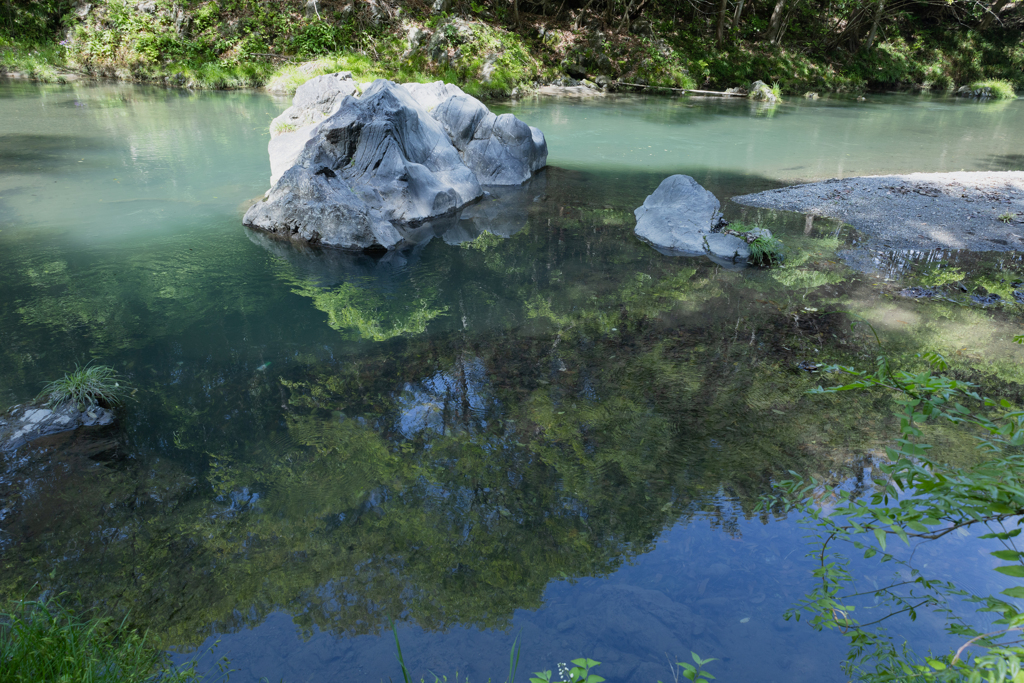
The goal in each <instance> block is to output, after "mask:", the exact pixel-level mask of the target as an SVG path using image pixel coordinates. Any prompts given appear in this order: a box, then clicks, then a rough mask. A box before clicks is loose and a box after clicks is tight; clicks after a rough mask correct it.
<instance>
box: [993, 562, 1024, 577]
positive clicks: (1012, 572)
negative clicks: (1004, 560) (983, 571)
mask: <svg viewBox="0 0 1024 683" xmlns="http://www.w3.org/2000/svg"><path fill="white" fill-rule="evenodd" d="M996 571H997V572H999V573H1000V574H1006V575H1007V576H1015V577H1017V578H1024V567H1022V566H1020V565H1019V564H1010V565H1006V566H1004V567H996Z"/></svg>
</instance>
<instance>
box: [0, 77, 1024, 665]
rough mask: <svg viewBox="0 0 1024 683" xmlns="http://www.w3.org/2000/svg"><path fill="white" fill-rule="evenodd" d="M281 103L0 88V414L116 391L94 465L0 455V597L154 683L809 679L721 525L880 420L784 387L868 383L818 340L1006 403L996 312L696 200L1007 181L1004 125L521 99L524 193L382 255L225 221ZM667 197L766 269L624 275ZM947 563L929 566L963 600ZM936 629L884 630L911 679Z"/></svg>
mask: <svg viewBox="0 0 1024 683" xmlns="http://www.w3.org/2000/svg"><path fill="white" fill-rule="evenodd" d="M285 106H286V103H285V102H284V101H282V100H275V99H273V98H270V97H268V96H266V95H262V94H256V93H202V94H192V93H185V92H178V91H167V90H159V89H149V88H143V87H134V86H127V85H99V86H64V87H41V86H34V85H25V84H2V85H0V159H2V161H3V163H2V164H0V291H2V292H3V294H4V296H3V298H2V301H0V349H2V351H0V407H5V406H8V405H13V404H15V403H19V402H24V401H27V400H30V399H31V398H32V397H33V396H35V394H36V393H37V392H38V391H39V390H40V388H41V387H42V385H43V384H44V383H45V382H46V381H48V380H50V379H52V378H53V377H55V376H59V375H60V374H62V373H63V372H65V371H67V370H68V369H70V368H71V367H73V366H74V364H75V363H86V362H89V361H90V360H93V359H96V360H97V361H98V362H103V363H107V364H110V365H113V366H115V367H116V368H117V369H118V370H119V371H120V372H122V373H123V374H125V375H126V376H127V377H128V378H129V380H130V381H131V383H132V385H133V387H134V389H135V392H136V393H135V394H134V396H133V398H132V400H131V401H130V402H129V403H128V404H127V405H126V406H125V407H124V409H123V412H122V415H121V421H120V425H121V426H120V429H119V430H118V431H117V432H116V433H115V434H114V435H112V436H111V435H107V436H105V437H104V438H105V439H108V441H104V442H103V443H104V444H105V445H104V446H103V449H104V450H103V451H102V453H101V454H100V455H99V456H97V455H96V453H95V451H96V448H92V450H89V449H88V448H84V447H83V446H82V445H81V444H78V443H63V442H60V443H56V444H50V445H48V446H46V447H43V448H37V449H35V450H32V451H30V452H27V453H22V454H20V455H19V457H18V458H17V459H11V460H5V465H4V468H5V469H4V471H3V476H2V477H0V500H2V501H3V502H2V505H0V507H2V508H3V509H2V512H0V530H2V533H0V552H2V555H0V562H2V565H3V571H2V572H0V574H2V576H3V579H2V580H0V589H2V590H3V592H4V593H5V594H13V595H17V594H24V593H25V592H28V591H33V592H38V591H39V590H51V591H70V592H72V593H74V594H76V595H78V596H79V598H80V599H81V600H82V601H83V602H85V603H87V604H101V605H103V606H105V608H107V609H110V610H115V611H116V610H128V609H130V610H131V612H132V614H133V618H135V619H137V621H138V623H139V624H140V625H143V626H146V627H148V628H151V629H152V630H153V631H154V632H155V633H156V634H158V635H159V636H160V637H161V638H162V639H163V642H165V643H166V644H167V645H168V647H171V648H174V649H175V650H176V651H180V652H184V653H187V656H192V655H194V654H196V653H202V652H205V651H206V650H207V649H208V648H209V647H211V646H212V645H213V643H214V642H216V641H218V640H219V641H220V645H219V646H218V647H217V648H216V649H215V651H214V653H213V655H210V656H207V659H204V660H203V661H204V662H210V661H212V660H213V659H215V658H216V657H220V656H227V657H229V658H230V660H231V662H232V666H233V667H234V668H235V669H237V671H236V673H234V674H232V677H231V680H233V681H235V680H240V681H246V680H259V679H260V678H261V677H266V678H267V679H268V680H278V679H281V678H283V679H285V680H287V681H305V680H335V679H337V680H364V679H365V680H373V681H376V680H381V679H387V678H394V679H397V678H398V676H399V672H398V669H397V665H396V663H395V660H394V652H393V641H392V640H391V639H390V636H389V635H387V634H386V635H385V637H381V635H380V634H381V632H382V631H386V629H387V628H388V625H389V624H390V623H391V622H392V620H394V621H396V622H398V624H399V627H398V630H399V634H400V636H401V638H402V643H403V650H404V652H405V656H406V661H407V663H408V664H409V665H410V666H411V667H412V668H413V670H414V673H416V674H417V675H425V676H427V677H428V679H430V676H429V674H428V673H427V672H428V671H433V672H436V673H437V674H439V675H441V674H446V675H448V676H449V677H451V676H452V675H453V674H454V672H455V671H456V670H458V671H459V672H460V673H461V674H463V675H465V674H469V675H470V678H471V680H486V678H487V677H488V676H492V677H494V678H498V677H501V676H503V675H504V673H503V671H504V669H503V667H506V666H507V654H508V650H509V648H510V646H511V643H512V640H513V639H514V638H515V637H516V635H517V634H521V636H520V641H519V642H520V643H521V644H522V645H523V662H522V665H521V667H520V672H521V673H522V672H532V671H535V670H541V669H550V668H552V667H554V665H555V664H556V663H558V662H563V661H568V660H569V659H571V658H574V657H577V656H581V655H589V656H591V657H593V658H595V659H598V660H601V661H602V662H604V664H603V665H602V667H603V671H602V673H603V675H604V676H605V677H606V678H608V679H609V680H622V681H638V682H639V681H655V680H658V679H659V678H660V679H661V680H668V677H669V676H670V672H669V670H668V666H667V662H666V658H665V655H666V653H667V654H668V655H669V656H670V657H672V658H675V657H680V658H681V657H685V656H688V652H689V651H690V650H694V651H697V652H698V653H700V654H701V655H703V656H710V657H717V658H719V659H720V660H721V661H720V662H718V663H716V664H715V667H714V668H712V672H713V673H715V674H716V675H718V676H719V680H766V681H768V680H778V681H812V680H813V681H819V680H837V681H838V680H846V679H845V678H843V676H842V674H841V672H840V671H839V669H838V662H839V661H841V660H842V659H843V657H844V656H845V646H844V641H843V639H842V638H841V637H839V636H837V635H835V634H815V633H813V632H812V631H811V630H810V629H808V628H807V627H806V626H805V625H803V624H794V623H793V622H785V621H783V620H782V619H781V615H782V613H783V612H784V611H785V609H786V608H788V607H790V606H792V605H793V604H794V602H795V601H796V600H798V599H799V597H800V595H802V594H803V593H804V592H806V590H808V589H809V586H808V580H809V578H808V577H809V574H808V572H809V571H810V569H811V568H812V567H813V563H812V561H811V560H808V559H805V558H804V557H803V555H804V546H803V544H802V541H801V537H802V536H801V535H802V530H801V529H800V527H799V526H798V525H797V524H795V522H794V520H792V519H786V518H785V517H784V516H779V517H775V516H767V517H760V516H759V515H758V514H757V513H755V512H754V508H755V504H756V502H757V499H758V496H759V495H760V494H762V493H764V492H766V491H768V490H769V487H770V482H771V481H772V480H773V478H777V477H779V476H785V473H786V472H787V471H788V470H790V469H794V470H797V471H800V472H803V473H815V474H823V473H825V474H829V473H831V474H833V476H835V477H837V478H839V479H842V478H843V477H845V476H847V474H849V473H850V472H856V471H860V470H861V469H862V467H863V465H864V460H863V459H864V457H865V455H866V454H868V453H869V451H872V450H873V449H877V448H878V447H879V446H880V445H882V444H884V443H885V442H886V441H887V440H888V439H890V438H891V436H892V434H893V423H892V421H891V420H890V419H889V418H888V415H889V408H890V406H889V405H888V403H887V402H886V400H885V399H884V398H883V397H867V396H865V397H842V398H834V397H832V398H830V397H810V396H808V395H807V394H806V390H807V389H809V388H811V387H812V386H815V385H816V383H817V382H818V379H817V377H815V376H810V375H806V374H801V373H799V372H797V371H796V370H794V367H795V365H796V363H797V362H799V361H801V360H808V359H813V360H818V361H826V360H827V361H840V362H850V363H863V362H866V363H868V364H870V363H871V362H872V361H871V359H872V358H873V357H874V355H875V349H874V348H873V347H872V346H871V345H870V344H869V340H868V339H867V335H866V333H858V332H855V331H850V329H849V325H848V323H849V321H850V317H849V316H850V315H851V314H853V313H856V314H858V315H862V316H865V317H867V318H868V319H869V320H871V321H872V322H873V324H875V325H876V328H877V329H878V330H880V333H881V334H882V336H883V338H884V339H885V342H886V344H887V345H888V350H889V352H890V353H892V354H893V355H894V356H896V357H902V356H903V355H906V356H907V357H910V356H912V354H913V352H915V351H916V350H918V349H919V348H920V347H921V346H922V345H927V346H928V348H935V349H937V350H942V351H943V352H947V353H949V355H950V357H951V358H954V359H959V360H955V362H960V363H964V364H966V365H971V364H973V365H971V367H974V366H977V367H984V368H985V370H984V373H985V374H983V375H982V376H984V377H986V378H988V379H990V380H991V381H992V382H993V383H995V385H996V386H998V387H1000V388H1001V389H1005V388H1007V387H1012V386H1016V385H1018V384H1019V382H1020V381H1021V379H1022V378H1021V377H1020V372H1021V371H1020V370H1019V368H1020V367H1021V362H1020V361H1021V360H1022V359H1021V358H1020V350H1019V348H1020V347H1017V346H1016V345H1013V344H1012V343H1011V342H1010V341H1009V340H1010V338H1011V337H1012V333H1013V332H1014V331H1016V330H1017V328H1018V327H1019V312H1018V311H1017V309H1016V308H1014V307H1012V306H1009V305H1008V306H1006V307H1004V308H1001V309H998V310H984V311H983V310H977V309H970V308H965V307H955V306H953V305H952V304H950V305H949V306H947V307H945V308H943V306H945V304H935V306H933V307H930V308H926V307H922V306H921V305H919V304H918V303H916V302H906V301H902V300H899V299H898V298H894V297H893V296H892V293H893V288H898V286H897V285H896V284H892V283H886V281H885V278H880V277H873V276H870V275H863V274H858V273H855V272H853V271H851V270H850V269H848V268H847V267H846V266H845V265H844V264H843V262H842V259H841V258H840V256H838V255H837V252H839V251H841V250H842V249H843V248H848V247H850V246H851V245H853V244H854V243H855V242H856V241H857V235H856V234H855V233H853V232H851V231H850V230H849V229H848V228H844V227H843V226H840V225H837V224H835V223H832V222H830V221H825V220H822V219H816V220H814V221H812V222H811V223H808V222H807V221H806V220H805V217H803V216H799V215H791V214H782V213H776V212H768V211H757V210H752V209H748V208H744V207H739V206H737V205H734V204H731V203H730V202H728V198H729V197H731V196H733V195H737V194H742V193H746V192H751V191H756V190H760V189H765V188H768V187H774V186H778V185H780V184H785V183H788V182H793V181H796V180H805V179H806V180H811V179H817V178H823V177H831V176H836V175H844V176H848V175H859V174H865V173H881V172H894V171H900V172H908V171H914V170H916V171H942V170H960V169H961V168H964V169H967V170H979V169H1004V168H1013V167H1015V166H1016V167H1019V165H1020V158H1021V155H1022V154H1024V149H1022V147H1024V142H1021V140H1020V139H1019V136H1016V137H1015V136H1013V135H1012V132H1013V131H1015V130H1017V131H1019V130H1021V128H1022V124H1024V106H1021V104H1020V103H1019V102H1009V103H983V104H979V103H969V102H959V101H955V100H952V99H945V98H930V97H907V96H873V97H872V98H869V100H868V101H867V102H855V101H850V100H832V101H829V100H824V101H818V102H803V101H797V102H793V103H787V104H784V105H782V106H780V107H777V108H775V109H771V110H769V109H764V108H762V107H759V106H756V105H755V106H751V105H750V104H748V103H746V102H732V101H720V100H672V99H642V98H609V99H607V100H600V101H593V102H585V103H569V102H565V101H553V100H527V101H524V102H522V103H518V104H515V105H509V106H508V107H507V108H508V110H510V111H514V112H515V113H516V114H517V115H519V116H521V117H522V118H523V119H524V120H526V121H528V122H529V123H530V124H532V125H536V126H539V127H540V128H541V129H542V130H544V131H545V133H546V135H547V137H548V142H549V147H550V150H551V155H550V157H549V164H550V165H549V168H548V169H547V170H545V171H544V172H543V173H542V174H540V175H538V177H537V178H535V179H534V180H533V181H532V183H531V184H530V186H529V187H528V188H526V191H524V192H522V193H518V194H513V195H511V196H510V197H508V198H506V199H503V200H502V201H501V203H498V202H495V203H493V204H490V205H486V204H485V205H481V206H479V207H476V215H475V217H473V218H472V219H469V218H467V220H465V221H461V222H460V224H459V226H458V229H456V230H452V231H450V232H448V233H445V234H444V235H439V236H437V237H435V238H433V239H431V240H430V241H429V242H427V243H425V244H421V245H418V246H417V247H415V248H410V249H406V250H403V251H401V252H396V253H393V254H391V255H389V256H387V257H385V258H383V259H372V258H370V257H367V256H364V255H353V254H347V253H342V252H330V251H318V250H309V249H301V248H298V247H295V246H293V245H290V244H287V243H281V242H274V241H271V240H268V239H267V238H265V237H264V236H262V235H258V234H254V233H250V232H247V231H246V230H245V229H244V228H243V227H242V226H241V215H242V213H243V211H244V209H245V208H246V207H247V205H248V204H249V203H250V202H251V201H253V199H254V198H256V197H259V196H260V195H262V193H263V192H264V191H265V189H266V183H267V181H268V175H269V168H268V163H267V158H266V143H267V140H268V137H269V136H268V134H267V125H268V124H269V121H270V120H271V119H272V118H273V117H274V116H275V115H277V113H279V112H280V111H281V110H282V109H283V108H284V107H285ZM498 108H501V107H498ZM680 172H681V173H688V174H691V175H693V176H694V177H695V178H696V179H697V180H698V181H699V182H701V183H702V184H704V185H705V186H706V187H707V188H708V189H710V190H712V191H713V192H715V193H716V195H717V196H718V197H719V198H720V199H721V200H722V201H723V208H724V210H725V213H726V215H727V217H729V218H730V219H734V220H735V219H742V220H744V221H746V222H750V223H756V224H762V225H766V226H768V227H770V228H772V230H773V231H775V232H776V234H778V235H779V236H781V237H782V238H783V239H784V240H785V241H786V244H787V247H789V248H790V249H791V250H792V253H793V254H794V258H793V259H792V260H791V262H790V265H789V266H787V268H785V269H780V270H775V271H760V270H746V271H742V272H730V271H724V270H722V269H720V268H718V267H716V266H715V265H714V264H712V263H711V262H709V261H707V260H706V259H680V258H671V257H666V256H663V255H661V254H659V253H657V252H655V251H654V250H653V249H650V248H649V247H647V246H646V245H643V244H640V243H639V242H638V240H636V238H635V237H634V236H633V234H632V228H633V222H632V210H633V208H635V207H636V206H638V205H639V204H640V203H642V201H643V199H644V197H645V196H646V195H647V194H649V193H650V192H651V191H652V190H653V189H654V188H655V187H656V186H657V184H658V183H659V182H660V181H661V179H662V178H664V177H665V176H666V175H668V174H670V173H680ZM485 230H486V231H487V233H486V234H485V233H484V232H483V231H485ZM893 258H894V259H895V260H896V261H899V262H900V263H902V264H903V265H902V266H901V269H902V271H906V272H910V271H913V269H914V266H912V265H910V266H908V265H907V263H908V262H911V261H914V258H916V257H909V256H907V255H893ZM948 259H949V260H951V262H954V261H955V262H956V263H959V264H961V265H962V266H963V267H964V268H965V269H968V270H970V271H971V272H972V273H977V274H978V275H977V277H979V278H985V277H992V275H991V273H992V272H994V271H993V269H996V271H995V272H998V269H1002V270H1014V271H1015V272H1016V269H1017V268H1018V264H1017V262H1016V261H1014V260H1013V257H1010V256H1006V255H1001V256H1000V255H994V256H993V255H982V256H980V257H974V256H970V255H953V256H950V257H948ZM998 259H1003V261H999V260H998ZM921 260H922V262H926V261H927V258H922V259H921ZM901 269H896V270H893V271H889V275H890V276H891V277H892V278H896V277H898V276H899V271H900V270H901ZM980 281H981V280H979V282H980ZM985 282H988V284H987V285H986V286H988V287H990V288H992V287H996V286H997V285H996V284H994V283H992V282H989V281H988V280H985ZM958 349H959V350H960V351H959V355H957V353H958V351H957V350H958ZM966 365H965V367H966ZM939 443H943V442H942V441H941V440H940V442H939ZM948 443H949V445H950V451H949V453H950V457H952V458H966V457H969V455H965V454H964V453H963V449H964V447H963V444H961V443H960V442H958V441H956V440H955V439H952V438H950V440H949V442H948ZM83 448H84V450H83ZM958 449H959V450H958ZM86 451H88V453H89V454H91V455H92V456H93V457H92V458H89V457H86V456H85V455H83V453H86ZM962 542H963V540H962V539H959V540H955V541H953V540H951V541H950V543H951V544H954V545H955V544H956V543H962ZM922 552H924V551H922ZM950 558H956V551H955V548H954V550H953V551H950V550H949V549H948V548H944V549H940V550H936V551H935V554H934V556H933V558H931V559H929V562H930V563H931V566H933V567H936V566H939V569H937V571H940V572H945V573H947V574H949V575H950V576H955V577H957V580H958V581H963V582H965V583H969V582H970V581H972V580H974V579H975V578H977V580H979V581H981V580H988V579H987V574H989V573H991V572H986V566H985V564H984V561H982V560H983V559H984V558H979V560H975V561H973V562H970V563H969V564H968V563H960V562H957V561H955V559H953V560H951V559H950ZM886 571H887V570H886ZM863 572H864V573H865V574H866V575H868V579H869V580H874V581H881V580H884V578H885V577H884V574H885V571H882V570H881V569H880V568H879V567H878V566H877V565H865V566H864V568H863ZM33 586H35V587H33ZM937 626H938V622H937V621H936V620H935V619H932V618H925V617H923V618H921V619H919V621H918V622H917V623H916V624H913V625H910V624H904V625H901V626H900V628H902V629H905V631H904V632H905V633H906V636H907V637H908V638H910V639H911V640H912V642H914V643H927V644H928V645H931V646H935V647H939V646H943V647H944V643H945V641H943V640H942V639H941V637H939V636H936V629H937ZM940 649H941V647H940ZM183 656H186V655H183Z"/></svg>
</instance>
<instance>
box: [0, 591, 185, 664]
mask: <svg viewBox="0 0 1024 683" xmlns="http://www.w3.org/2000/svg"><path fill="white" fill-rule="evenodd" d="M0 680H2V681H10V683H30V682H32V683H34V682H35V681H91V682H92V683H108V682H109V683H150V682H151V681H157V680H159V681H161V682H162V683H190V682H192V681H197V680H199V676H198V674H196V672H195V667H194V664H193V665H192V666H189V667H187V668H185V669H173V668H168V667H167V666H166V655H165V654H164V652H163V650H162V649H161V648H159V647H157V646H156V645H155V644H154V643H152V642H150V641H149V640H148V638H147V636H146V635H145V634H140V633H139V632H138V631H136V630H135V629H132V628H129V626H128V624H127V621H126V620H125V621H121V622H120V623H117V622H116V621H114V620H113V619H110V618H101V617H96V618H92V619H85V620H83V619H81V618H79V617H78V616H76V615H74V614H72V613H71V612H69V611H68V610H67V609H65V608H64V607H62V606H61V605H59V604H58V603H56V602H55V601H53V600H48V601H39V602H35V601H29V600H15V601H13V602H12V603H11V604H10V606H9V608H8V610H7V611H5V612H0Z"/></svg>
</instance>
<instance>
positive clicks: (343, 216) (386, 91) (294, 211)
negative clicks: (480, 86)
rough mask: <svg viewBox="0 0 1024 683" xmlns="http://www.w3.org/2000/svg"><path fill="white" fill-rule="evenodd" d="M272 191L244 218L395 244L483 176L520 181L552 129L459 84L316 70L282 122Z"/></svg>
mask: <svg viewBox="0 0 1024 683" xmlns="http://www.w3.org/2000/svg"><path fill="white" fill-rule="evenodd" d="M271 134H272V135H273V138H272V139H271V142H270V146H269V151H270V160H271V185H272V187H271V189H270V191H269V192H268V193H267V196H266V197H265V199H264V200H263V201H262V202H259V203H257V204H256V205H254V206H252V207H251V208H250V209H249V210H248V211H247V212H246V214H245V218H244V221H243V222H244V223H245V225H247V226H249V227H253V228H260V229H262V230H266V231H268V232H271V233H275V234H277V235H280V236H283V237H290V238H297V239H301V240H304V241H308V242H313V243H319V244H324V245H329V246H335V247H342V248H357V249H365V248H370V247H384V248H387V249H390V248H393V247H395V246H397V245H399V244H400V243H401V242H402V241H403V240H404V239H405V236H406V233H408V231H409V230H411V229H413V228H415V227H416V226H418V225H421V224H422V223H424V222H425V221H429V220H432V219H436V218H439V217H444V216H451V215H453V214H455V212H457V211H458V210H459V209H461V208H462V207H464V206H466V205H467V204H469V203H470V202H472V201H474V200H476V199H478V198H479V197H481V196H482V195H483V190H482V188H481V184H483V185H518V184H521V183H523V182H525V181H526V180H528V179H529V178H530V177H531V176H532V175H533V173H534V172H535V171H537V170H539V169H541V168H543V167H544V166H545V164H546V163H547V143H546V142H545V140H544V135H543V133H541V132H540V131H539V130H537V129H536V128H532V127H530V126H528V125H526V124H525V123H523V122H522V121H520V120H519V119H517V118H515V117H514V116H512V115H511V114H502V115H501V116H495V115H494V114H493V113H491V112H490V111H489V110H488V109H487V107H486V106H484V105H483V103H481V102H480V101H479V100H477V99H475V98H473V97H470V96H469V95H466V94H465V93H464V92H462V90H461V89H459V88H458V87H457V86H454V85H450V84H445V83H441V82H437V83H429V84H420V83H415V84H406V85H398V84H395V83H392V82H391V81H387V80H383V79H380V80H377V81H374V83H373V84H372V85H370V86H369V87H368V88H367V89H366V91H365V92H363V93H362V94H360V93H359V89H358V87H357V86H356V84H355V83H354V81H353V80H352V77H351V74H348V73H341V74H330V75H328V76H320V77H318V78H315V79H313V80H311V81H309V82H308V83H306V84H305V85H303V86H302V87H300V88H299V89H298V90H297V91H296V93H295V99H294V100H293V104H292V106H291V107H290V108H289V109H288V110H287V111H285V112H284V113H283V114H282V115H281V116H279V117H278V118H277V119H275V120H274V124H273V125H272V128H271Z"/></svg>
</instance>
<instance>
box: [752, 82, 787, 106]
mask: <svg viewBox="0 0 1024 683" xmlns="http://www.w3.org/2000/svg"><path fill="white" fill-rule="evenodd" d="M748 90H749V94H748V95H747V97H749V98H750V99H752V100H757V101H759V102H768V103H774V102H778V101H779V98H778V96H777V95H776V94H775V92H774V91H773V90H772V89H771V87H770V86H769V85H768V84H766V83H765V82H764V81H754V82H753V83H751V84H750V87H749V88H748Z"/></svg>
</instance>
